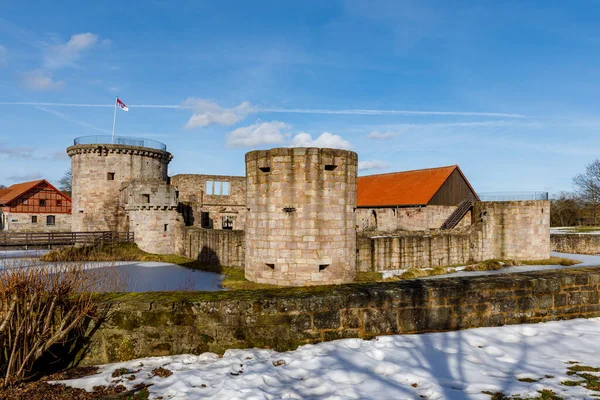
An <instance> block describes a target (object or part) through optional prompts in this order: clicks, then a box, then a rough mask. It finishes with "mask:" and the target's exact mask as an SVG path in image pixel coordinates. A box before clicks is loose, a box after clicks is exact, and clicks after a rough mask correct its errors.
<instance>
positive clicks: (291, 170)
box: [245, 148, 358, 286]
mask: <svg viewBox="0 0 600 400" xmlns="http://www.w3.org/2000/svg"><path fill="white" fill-rule="evenodd" d="M357 163H358V156H357V154H356V153H354V152H352V151H346V150H335V149H320V148H277V149H271V150H260V151H251V152H249V153H247V154H246V190H247V207H248V212H247V214H246V265H245V272H246V278H247V279H248V280H250V281H253V282H259V283H270V284H276V285H284V286H304V285H323V284H340V283H345V282H351V281H352V280H354V277H355V276H356V219H355V208H356V174H357Z"/></svg>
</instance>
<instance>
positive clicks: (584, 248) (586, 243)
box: [550, 233, 600, 254]
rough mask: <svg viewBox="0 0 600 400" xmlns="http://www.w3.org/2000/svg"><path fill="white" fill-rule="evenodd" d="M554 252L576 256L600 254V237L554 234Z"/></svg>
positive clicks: (551, 238)
mask: <svg viewBox="0 0 600 400" xmlns="http://www.w3.org/2000/svg"><path fill="white" fill-rule="evenodd" d="M550 242H551V246H552V251H560V252H561V253H575V254H600V235H586V234H581V235H580V234H569V233H565V234H552V235H550Z"/></svg>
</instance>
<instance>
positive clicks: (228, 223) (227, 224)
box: [223, 215, 233, 229]
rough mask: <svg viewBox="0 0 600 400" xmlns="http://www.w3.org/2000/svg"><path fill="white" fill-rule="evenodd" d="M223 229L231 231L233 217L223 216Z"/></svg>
mask: <svg viewBox="0 0 600 400" xmlns="http://www.w3.org/2000/svg"><path fill="white" fill-rule="evenodd" d="M223 229H233V216H231V215H223Z"/></svg>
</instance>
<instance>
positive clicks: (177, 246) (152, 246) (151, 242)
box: [127, 207, 184, 254]
mask: <svg viewBox="0 0 600 400" xmlns="http://www.w3.org/2000/svg"><path fill="white" fill-rule="evenodd" d="M127 217H128V220H129V231H130V232H133V233H134V238H135V243H136V244H137V245H138V246H139V248H140V249H142V250H144V251H146V252H148V253H152V254H180V253H181V252H182V251H183V248H182V243H181V239H180V238H181V236H182V229H183V227H184V224H183V218H182V217H181V215H180V214H179V213H178V212H177V208H176V207H173V208H143V209H142V208H140V209H136V210H130V211H127Z"/></svg>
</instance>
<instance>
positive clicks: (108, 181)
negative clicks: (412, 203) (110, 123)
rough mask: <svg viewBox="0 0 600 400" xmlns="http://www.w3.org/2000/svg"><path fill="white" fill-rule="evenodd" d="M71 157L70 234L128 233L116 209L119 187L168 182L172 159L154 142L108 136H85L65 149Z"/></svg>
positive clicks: (119, 210) (164, 147)
mask: <svg viewBox="0 0 600 400" xmlns="http://www.w3.org/2000/svg"><path fill="white" fill-rule="evenodd" d="M67 154H68V155H69V157H71V172H72V174H73V184H72V202H73V216H72V221H73V223H72V230H73V231H74V232H86V231H89V232H91V231H116V230H127V226H126V218H125V213H124V209H123V208H122V207H119V191H120V189H121V184H123V183H125V182H128V181H130V180H132V179H162V180H164V181H165V182H166V181H167V177H168V176H167V166H168V164H169V161H171V159H172V158H173V156H172V155H171V154H170V153H169V152H167V146H165V145H164V144H162V143H159V142H155V141H153V140H145V139H138V138H124V137H115V138H114V140H113V138H112V137H111V136H84V137H80V138H77V139H75V141H74V145H73V146H70V147H68V148H67Z"/></svg>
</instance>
